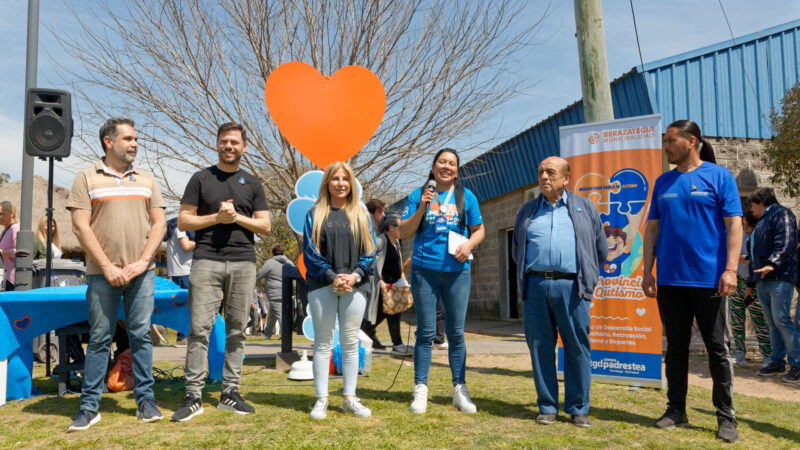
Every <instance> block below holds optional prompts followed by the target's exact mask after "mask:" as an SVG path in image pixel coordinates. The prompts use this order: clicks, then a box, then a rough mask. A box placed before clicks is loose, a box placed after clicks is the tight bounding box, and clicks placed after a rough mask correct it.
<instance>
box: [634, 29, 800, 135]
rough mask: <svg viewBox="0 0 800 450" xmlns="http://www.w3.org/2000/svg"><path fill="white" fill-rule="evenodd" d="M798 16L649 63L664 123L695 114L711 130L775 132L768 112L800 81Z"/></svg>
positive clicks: (657, 107)
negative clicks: (766, 27)
mask: <svg viewBox="0 0 800 450" xmlns="http://www.w3.org/2000/svg"><path fill="white" fill-rule="evenodd" d="M799 57H800V20H795V21H792V22H789V23H786V24H783V25H779V26H776V27H773V28H769V29H766V30H763V31H760V32H757V33H753V34H750V35H747V36H742V37H739V38H736V39H735V40H730V41H726V42H721V43H719V44H715V45H712V46H709V47H705V48H701V49H698V50H694V51H691V52H688V53H683V54H680V55H676V56H673V57H671V58H667V59H664V60H661V61H655V62H652V63H650V64H645V66H644V73H645V81H646V82H647V88H648V89H647V90H648V92H649V95H650V103H651V104H652V105H653V110H654V111H656V112H660V113H661V114H662V115H663V123H664V125H665V126H666V125H668V124H669V123H671V122H673V121H675V120H679V119H691V120H694V121H695V122H697V123H698V125H700V129H701V130H702V131H703V134H704V135H707V136H722V137H737V138H762V139H769V138H771V137H772V130H771V128H770V123H769V113H770V111H771V109H772V108H773V107H774V108H776V109H778V108H780V101H781V99H782V98H783V96H784V94H785V93H786V91H787V90H788V89H789V88H791V87H792V86H793V85H795V84H796V83H797V82H798V74H799V73H800V66H799V65H798V63H799V62H798V58H799Z"/></svg>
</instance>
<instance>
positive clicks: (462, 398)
mask: <svg viewBox="0 0 800 450" xmlns="http://www.w3.org/2000/svg"><path fill="white" fill-rule="evenodd" d="M453 404H454V405H456V408H458V410H459V411H461V412H463V413H467V414H473V413H476V412H478V408H476V407H475V403H472V399H471V398H469V392H467V385H466V384H457V385H455V386H453Z"/></svg>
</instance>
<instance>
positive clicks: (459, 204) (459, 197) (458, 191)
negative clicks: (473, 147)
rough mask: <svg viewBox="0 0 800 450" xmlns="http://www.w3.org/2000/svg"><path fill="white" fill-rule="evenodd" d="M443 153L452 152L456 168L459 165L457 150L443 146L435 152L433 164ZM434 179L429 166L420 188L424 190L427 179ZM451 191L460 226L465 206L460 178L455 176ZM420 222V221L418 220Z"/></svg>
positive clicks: (463, 219) (463, 218)
mask: <svg viewBox="0 0 800 450" xmlns="http://www.w3.org/2000/svg"><path fill="white" fill-rule="evenodd" d="M443 153H452V154H453V155H454V156H455V157H456V169H458V167H459V166H461V158H459V157H458V152H456V151H455V150H453V149H452V148H443V149H441V150H439V151H438V152H436V155H435V156H434V157H433V166H435V165H436V161H438V160H439V157H440V156H442V154H443ZM433 179H435V177H434V175H433V168H432V167H431V171H430V173H428V179H427V180H425V184H424V185H422V190H423V192H424V190H425V186H426V185H427V184H428V181H430V180H433ZM453 191H454V192H453V193H454V194H455V197H456V210H457V211H458V224H459V226H461V225H462V224H464V223H466V218H465V217H464V214H465V208H464V186H463V185H462V184H461V179H460V178H459V177H456V179H455V180H453ZM420 224H422V222H420ZM418 230H422V226H421V225H420V227H419V228H418Z"/></svg>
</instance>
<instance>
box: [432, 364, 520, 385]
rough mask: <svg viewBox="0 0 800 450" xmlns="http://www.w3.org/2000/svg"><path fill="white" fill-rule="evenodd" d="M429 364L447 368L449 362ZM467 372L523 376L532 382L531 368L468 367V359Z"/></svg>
mask: <svg viewBox="0 0 800 450" xmlns="http://www.w3.org/2000/svg"><path fill="white" fill-rule="evenodd" d="M431 366H438V367H447V368H449V367H450V365H449V364H445V363H440V362H433V361H432V362H431ZM467 372H475V373H480V374H484V375H502V376H506V377H525V378H528V379H530V381H531V382H533V373H532V372H531V369H525V370H513V369H504V368H502V367H470V366H469V360H468V361H467Z"/></svg>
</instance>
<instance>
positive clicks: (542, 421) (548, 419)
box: [536, 414, 556, 425]
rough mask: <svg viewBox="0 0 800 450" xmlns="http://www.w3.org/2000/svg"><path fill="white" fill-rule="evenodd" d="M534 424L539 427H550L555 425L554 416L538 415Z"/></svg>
mask: <svg viewBox="0 0 800 450" xmlns="http://www.w3.org/2000/svg"><path fill="white" fill-rule="evenodd" d="M536 423H538V424H539V425H552V424H554V423H556V415H555V414H539V415H538V416H536Z"/></svg>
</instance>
